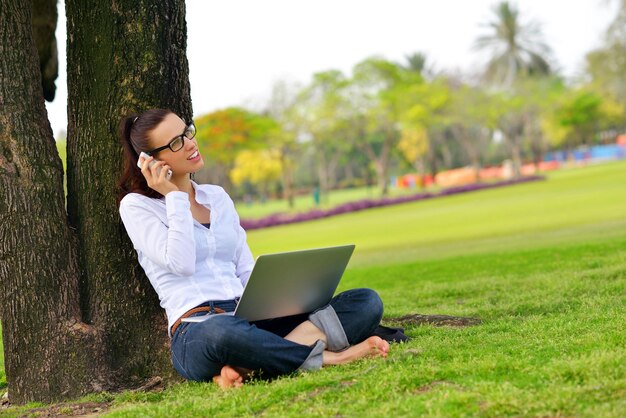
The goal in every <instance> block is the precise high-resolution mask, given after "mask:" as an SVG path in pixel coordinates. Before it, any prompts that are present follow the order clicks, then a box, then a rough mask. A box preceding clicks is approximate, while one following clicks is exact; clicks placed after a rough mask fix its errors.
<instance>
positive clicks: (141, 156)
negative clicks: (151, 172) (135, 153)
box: [137, 151, 172, 180]
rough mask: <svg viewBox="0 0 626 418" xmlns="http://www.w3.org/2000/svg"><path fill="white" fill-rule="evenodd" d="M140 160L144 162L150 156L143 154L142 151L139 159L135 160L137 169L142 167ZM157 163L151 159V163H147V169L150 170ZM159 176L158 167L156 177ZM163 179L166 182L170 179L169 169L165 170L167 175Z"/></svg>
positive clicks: (159, 169)
mask: <svg viewBox="0 0 626 418" xmlns="http://www.w3.org/2000/svg"><path fill="white" fill-rule="evenodd" d="M142 158H143V159H144V160H147V159H148V158H150V156H149V155H148V154H146V153H145V152H143V151H142V152H141V154H139V158H138V159H137V167H139V168H140V169H141V168H143V167H142V160H141V159H142ZM157 161H158V160H157V159H152V161H150V163H149V165H148V168H152V166H153V165H154V164H156V163H157ZM159 174H161V168H160V167H159V168H158V170H157V176H158V175H159ZM165 178H166V179H167V180H169V179H171V178H172V170H169V169H168V170H167V174H166V175H165Z"/></svg>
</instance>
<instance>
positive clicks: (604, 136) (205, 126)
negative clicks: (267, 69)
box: [0, 2, 626, 416]
mask: <svg viewBox="0 0 626 418" xmlns="http://www.w3.org/2000/svg"><path fill="white" fill-rule="evenodd" d="M524 3H525V2H520V6H521V7H520V10H524V8H523V4H524ZM595 4H597V7H598V8H600V7H607V8H609V10H611V12H612V13H613V14H612V18H611V19H608V21H607V24H606V27H603V28H602V30H600V32H599V35H600V36H599V38H598V39H599V41H598V42H597V44H595V45H594V47H593V48H592V49H590V50H588V51H581V63H580V64H581V65H580V67H579V69H578V70H577V71H576V74H574V73H568V74H565V73H563V72H562V71H560V70H559V64H558V61H557V60H556V59H555V57H554V56H553V55H552V54H551V53H550V52H549V49H550V48H547V47H550V46H552V45H549V44H547V43H546V42H545V39H543V38H542V37H541V34H540V32H539V31H538V30H537V27H536V26H535V25H534V24H533V22H534V21H533V20H532V19H527V18H528V16H527V15H524V14H523V13H520V14H519V15H516V14H515V10H516V4H515V3H512V2H511V3H490V5H491V7H489V5H487V7H486V9H485V19H484V21H483V22H482V23H489V22H493V23H494V25H492V26H489V25H488V24H487V26H486V27H485V28H484V30H483V32H482V34H481V35H480V36H484V37H485V38H483V40H482V41H479V37H476V39H474V40H473V42H474V43H475V44H476V45H480V44H484V45H485V46H484V48H483V49H482V53H483V54H485V60H484V62H483V64H482V65H481V66H476V67H475V71H473V72H469V71H468V72H464V71H459V70H457V69H447V68H441V67H439V68H438V67H437V66H436V65H434V64H433V63H431V62H430V61H429V54H428V53H424V52H420V51H419V50H418V51H406V55H405V56H404V57H402V58H399V59H398V60H389V59H386V58H385V57H383V56H376V57H363V59H362V60H360V61H359V62H358V63H356V65H355V66H354V67H351V68H349V69H347V70H343V71H335V70H332V69H330V70H327V71H319V72H316V73H315V74H314V75H313V76H312V77H311V79H310V80H308V81H307V82H306V83H304V85H301V86H294V85H291V84H289V83H286V82H283V81H279V82H277V83H276V84H274V85H273V86H272V87H269V91H270V97H271V100H269V101H268V102H266V103H265V104H263V105H261V106H258V105H254V106H249V107H246V106H243V105H240V106H230V107H226V108H221V109H217V110H215V111H213V112H207V113H203V114H198V115H197V116H196V117H195V121H196V124H197V125H198V127H199V133H198V142H199V144H200V146H201V149H202V152H203V156H204V157H205V161H206V163H205V167H206V170H203V172H199V173H197V175H196V179H198V180H199V181H212V182H216V183H218V184H224V185H225V187H227V188H228V191H229V192H230V193H231V194H232V195H233V197H234V198H236V200H237V206H238V210H239V212H240V214H241V215H242V218H246V219H261V218H263V217H266V216H268V215H272V214H275V213H276V212H280V213H282V214H283V215H284V216H286V214H290V213H297V212H304V213H305V214H309V215H310V214H315V213H318V212H316V211H319V210H320V209H328V210H330V209H332V208H333V207H334V206H336V205H338V204H341V203H346V202H355V201H356V202H359V201H360V202H363V201H367V202H370V201H379V199H383V198H387V199H391V198H393V197H399V196H414V195H416V194H418V193H421V194H424V193H431V194H433V195H435V194H438V193H441V192H443V193H441V195H440V197H437V198H435V199H432V198H430V197H429V198H428V199H421V200H418V201H416V202H412V203H404V204H399V205H390V206H389V207H385V208H377V209H371V210H367V211H363V210H358V211H355V213H352V214H349V215H347V216H346V215H343V216H336V217H332V218H329V219H324V220H315V221H311V222H304V223H299V224H297V225H288V226H274V227H269V228H263V229H259V230H251V232H250V233H249V242H250V245H251V248H252V249H253V251H254V252H255V254H261V253H266V252H275V251H282V250H286V249H298V248H306V247H315V246H324V245H329V244H333V243H343V242H345V241H346V240H348V241H351V242H355V243H357V252H356V253H355V257H354V259H353V260H352V262H351V264H350V267H349V270H348V271H347V273H346V277H345V279H344V281H343V282H342V288H349V287H358V286H367V287H373V288H375V289H376V290H378V291H379V292H380V293H381V296H383V299H384V300H385V302H386V305H387V308H386V314H385V321H386V322H387V323H388V324H391V325H394V324H395V325H401V326H404V327H406V328H407V332H408V334H409V335H410V336H411V337H413V341H412V342H410V343H409V344H407V345H404V346H400V347H398V348H397V349H395V350H394V351H393V352H392V354H391V356H390V358H389V359H388V361H386V362H384V363H376V362H368V361H364V362H361V363H358V364H355V365H350V366H346V367H341V368H337V369H326V370H323V371H322V372H319V373H317V374H306V375H304V376H299V377H286V378H284V379H279V380H278V381H275V382H271V383H262V382H260V383H254V384H252V385H249V386H247V387H245V388H244V389H243V390H241V391H238V392H235V393H227V394H223V393H220V392H218V391H217V390H215V388H213V387H212V386H210V385H201V384H195V383H184V384H181V385H177V386H174V387H171V388H167V389H165V390H163V391H148V392H127V393H124V394H121V395H114V394H107V393H103V394H99V395H93V396H91V397H87V398H85V399H83V400H82V401H80V402H77V403H70V404H64V405H63V404H62V405H60V406H55V407H54V408H55V409H52V411H55V412H57V413H63V414H71V413H72V411H80V410H84V411H86V410H90V411H91V412H94V411H92V410H95V412H96V413H98V412H103V411H106V410H107V409H109V408H112V411H111V415H113V416H139V415H146V416H171V415H172V414H174V415H180V416H182V415H185V416H191V415H195V416H205V415H206V414H207V412H210V413H211V414H218V415H219V414H226V413H228V414H232V413H238V414H242V415H258V414H265V415H303V414H304V415H331V414H346V415H357V414H358V415H421V414H426V415H434V416H441V415H468V414H475V415H488V416H502V415H533V416H534V415H581V416H622V415H623V413H624V411H625V410H626V405H625V404H624V398H625V396H624V395H625V394H626V379H625V378H624V376H625V375H626V369H625V368H624V364H626V361H625V360H626V350H625V349H624V345H623V341H624V326H623V325H624V321H623V312H624V307H625V306H624V302H625V301H624V298H623V295H624V292H625V291H626V285H625V277H626V276H625V272H626V258H625V253H624V244H626V233H625V232H624V231H625V229H624V227H625V226H626V192H625V189H626V188H624V186H623V185H624V182H625V181H626V177H625V173H626V170H625V168H626V166H625V162H624V161H623V158H624V144H623V142H622V141H623V140H622V139H621V138H622V137H620V135H622V134H623V133H624V131H625V129H624V128H625V113H624V105H625V103H624V98H625V97H626V94H624V91H625V90H624V86H625V82H626V80H625V78H624V74H626V71H624V70H625V69H626V68H625V64H624V61H623V59H624V58H623V57H624V56H625V55H624V52H625V50H626V49H625V47H626V38H625V37H624V32H623V28H624V27H626V25H624V19H625V16H626V10H625V9H626V7H625V4H624V3H623V2H598V3H595ZM425 13H427V12H426V11H425ZM512 16H515V17H514V18H513V19H512ZM520 22H523V23H524V25H522V26H516V25H514V26H513V27H515V28H517V29H520V28H525V29H526V30H519V31H517V30H516V31H515V33H516V34H517V35H518V36H519V38H517V39H519V40H520V41H523V42H520V44H519V45H517V46H518V47H519V46H523V47H524V48H515V51H512V50H511V48H507V42H506V37H505V38H501V37H500V36H499V34H501V33H502V32H497V31H496V29H504V28H506V26H507V25H511V24H512V23H516V24H517V23H520ZM451 33H454V31H451ZM225 42H226V41H225ZM508 46H509V47H511V46H512V45H511V44H508ZM522 49H525V51H522ZM383 52H384V51H383ZM478 52H479V51H475V52H474V53H476V54H478ZM511 52H516V53H518V54H519V57H517V58H519V59H510V58H511V55H510V54H511ZM501 54H502V55H501ZM507 54H508V55H507ZM501 57H507V58H506V59H503V58H501ZM490 63H491V64H493V65H491V64H490ZM511 63H514V65H513V67H511ZM251 67H252V68H253V67H254V65H253V64H251ZM192 87H193V86H192ZM192 91H193V88H192ZM272 106H274V107H272ZM57 145H58V147H59V152H60V155H63V138H62V134H61V135H57ZM493 173H497V175H496V174H493ZM529 174H533V175H538V176H536V177H533V178H532V180H533V181H527V182H522V181H520V182H519V184H515V182H516V181H518V180H524V179H526V178H527V177H526V176H528V175H529ZM502 180H512V181H508V182H503V181H502ZM476 183H478V184H480V185H490V186H500V187H495V188H489V189H483V188H481V187H476V191H472V190H473V188H474V187H475V185H476ZM460 186H464V187H465V188H463V187H460ZM317 188H319V202H317V198H316V189H317ZM447 191H449V192H447ZM466 191H470V193H465V192H466ZM285 193H286V194H287V195H286V196H285ZM289 196H292V202H291V204H290V203H289ZM438 196H439V195H438ZM280 197H285V198H284V199H279V198H280ZM366 206H367V205H366ZM372 206H373V205H372ZM357 208H359V209H360V206H359V205H357ZM356 212H358V213H356ZM283 215H281V216H283ZM281 216H274V217H273V218H272V219H281ZM311 216H312V215H311ZM304 218H306V216H305V217H304ZM415 313H428V314H449V315H457V316H463V317H471V318H479V319H480V320H481V321H482V322H481V324H479V325H475V326H469V327H462V328H455V327H451V326H448V327H446V326H444V327H441V326H438V324H430V325H429V324H426V325H424V324H422V323H413V322H411V320H410V319H404V320H401V319H399V318H401V317H402V316H404V315H407V314H415ZM394 348H395V347H394ZM0 384H2V383H0ZM4 385H6V383H4ZM285 400H288V402H287V401H285ZM81 405H83V406H81ZM85 405H86V406H85ZM39 407H41V408H42V409H37V408H39ZM81 408H82V409H81ZM50 410H51V409H49V407H47V406H41V405H37V404H31V405H27V406H24V407H19V408H18V407H16V408H13V409H12V410H7V413H8V414H15V415H20V414H23V413H25V412H26V413H33V414H36V413H38V412H41V413H45V412H46V411H50Z"/></svg>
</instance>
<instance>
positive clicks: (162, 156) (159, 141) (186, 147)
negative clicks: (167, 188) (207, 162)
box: [148, 113, 204, 175]
mask: <svg viewBox="0 0 626 418" xmlns="http://www.w3.org/2000/svg"><path fill="white" fill-rule="evenodd" d="M194 135H195V128H194V130H193V131H192V130H190V129H188V126H187V125H186V124H185V122H183V120H182V119H181V118H179V117H178V116H177V115H176V114H174V113H170V114H168V115H167V116H166V117H165V119H163V121H162V122H161V123H159V124H158V125H157V126H156V128H154V129H153V130H151V131H150V132H149V133H148V136H149V138H150V145H151V147H152V148H151V149H156V148H160V147H164V146H167V145H168V144H171V146H172V147H173V148H174V149H177V148H178V147H179V146H180V141H181V139H182V142H183V144H182V148H180V149H178V150H177V151H172V149H170V148H165V149H162V150H160V151H159V152H157V153H156V155H154V158H155V159H156V160H161V161H164V162H165V163H166V164H167V165H169V166H170V168H171V170H172V172H173V173H174V175H181V174H188V173H195V172H196V171H198V170H199V169H201V168H202V167H203V166H204V160H203V159H202V156H201V155H200V152H199V150H198V144H197V143H196V140H195V139H193V138H189V137H190V136H192V137H193V136H194ZM176 138H178V140H176Z"/></svg>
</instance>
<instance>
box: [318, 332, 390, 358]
mask: <svg viewBox="0 0 626 418" xmlns="http://www.w3.org/2000/svg"><path fill="white" fill-rule="evenodd" d="M387 353H389V343H388V342H387V341H385V340H383V339H382V338H380V337H375V336H374V337H369V338H368V339H367V340H365V341H363V342H361V343H359V344H356V345H353V346H352V347H349V348H348V349H347V350H344V351H341V352H339V353H333V352H330V351H324V364H345V363H350V362H352V361H355V360H358V359H361V358H365V357H387Z"/></svg>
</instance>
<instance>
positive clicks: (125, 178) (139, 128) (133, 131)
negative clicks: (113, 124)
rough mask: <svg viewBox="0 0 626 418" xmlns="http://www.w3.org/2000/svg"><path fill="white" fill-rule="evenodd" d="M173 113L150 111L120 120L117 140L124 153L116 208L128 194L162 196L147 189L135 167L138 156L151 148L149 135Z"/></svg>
mask: <svg viewBox="0 0 626 418" xmlns="http://www.w3.org/2000/svg"><path fill="white" fill-rule="evenodd" d="M170 113H174V112H172V111H171V110H169V109H150V110H146V111H145V112H143V113H133V114H132V115H129V116H127V117H125V118H122V120H121V121H120V126H119V139H120V141H121V143H122V149H123V152H124V157H123V158H124V162H123V164H124V168H123V172H122V175H121V177H120V178H119V180H118V182H117V186H118V195H117V206H118V207H119V205H120V201H121V200H122V199H123V198H124V196H126V195H127V194H128V193H139V194H142V195H144V196H148V197H151V198H154V199H159V198H161V197H163V195H162V194H161V193H159V192H157V191H156V190H154V189H151V188H150V187H148V183H147V182H146V178H145V177H144V176H143V174H142V173H141V169H139V167H137V161H139V154H140V153H141V151H147V150H149V149H150V148H151V145H150V140H149V137H148V135H149V133H150V131H152V130H153V129H154V128H156V127H157V126H158V125H159V124H160V123H161V122H163V120H164V119H165V117H166V116H167V115H169V114H170Z"/></svg>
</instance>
